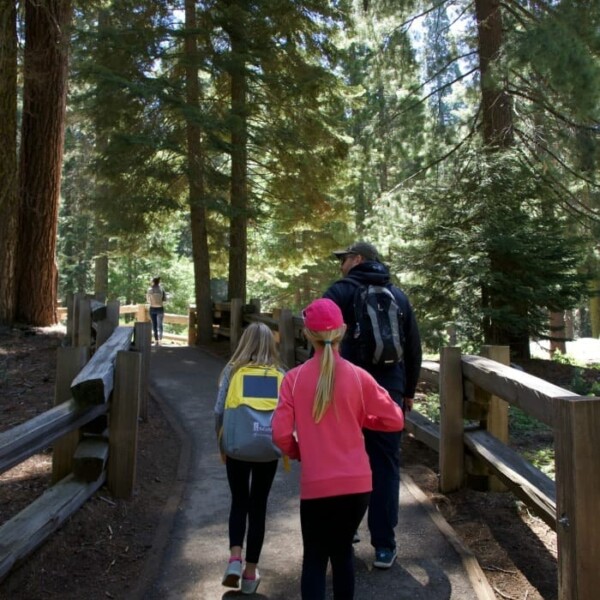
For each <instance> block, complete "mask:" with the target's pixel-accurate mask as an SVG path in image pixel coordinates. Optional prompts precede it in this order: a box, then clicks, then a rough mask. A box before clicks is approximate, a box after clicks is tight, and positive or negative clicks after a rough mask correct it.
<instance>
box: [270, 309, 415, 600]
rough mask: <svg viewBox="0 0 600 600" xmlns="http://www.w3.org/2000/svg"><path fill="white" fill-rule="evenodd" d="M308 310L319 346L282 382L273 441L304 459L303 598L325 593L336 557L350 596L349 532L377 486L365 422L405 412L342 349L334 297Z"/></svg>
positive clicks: (380, 423) (382, 426)
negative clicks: (372, 478) (365, 433)
mask: <svg viewBox="0 0 600 600" xmlns="http://www.w3.org/2000/svg"><path fill="white" fill-rule="evenodd" d="M303 316H304V333H305V335H306V337H307V338H308V340H309V341H310V342H311V344H312V345H313V347H314V349H315V354H314V356H313V357H312V358H310V359H309V360H308V361H306V362H305V363H303V364H302V365H300V366H298V367H296V368H295V369H292V370H291V371H289V372H288V373H287V374H286V376H285V378H284V380H283V383H282V384H281V389H280V393H279V405H278V406H277V409H276V410H275V413H274V415H273V421H272V427H273V441H274V442H275V444H276V445H277V446H278V447H279V448H280V449H281V450H282V452H283V453H284V454H286V455H287V456H289V457H290V458H294V459H297V460H299V461H301V475H300V523H301V528H302V542H303V545H304V554H303V561H302V579H301V591H302V598H303V599H304V600H321V599H324V598H325V575H326V572H327V564H328V562H329V561H331V570H332V576H333V596H334V598H335V599H336V600H338V599H339V600H342V599H343V600H348V599H351V598H353V597H354V561H353V552H352V538H353V536H354V532H355V531H356V529H357V527H358V525H359V524H360V522H361V520H362V518H363V517H364V515H365V512H366V510H367V506H368V504H369V496H370V493H371V489H372V483H371V468H370V466H369V458H368V456H367V453H366V451H365V443H364V439H363V434H362V429H363V427H364V428H367V429H375V430H379V431H400V430H402V429H403V427H404V415H403V414H402V409H401V408H400V407H399V406H398V405H397V404H396V403H395V402H394V401H393V400H392V399H391V398H390V396H389V394H388V393H387V391H386V390H385V389H384V388H382V387H381V386H380V385H378V384H377V382H376V381H375V380H374V379H373V377H371V375H370V374H369V373H367V372H366V371H364V370H363V369H361V368H360V367H357V366H355V365H353V364H352V363H350V362H349V361H347V360H345V359H343V358H342V357H341V356H340V354H339V344H340V342H341V340H342V338H343V337H344V333H345V331H346V326H345V324H344V321H343V318H342V313H341V311H340V309H339V307H338V306H337V304H335V303H334V302H332V301H331V300H328V299H326V298H321V299H319V300H315V301H314V302H312V303H311V304H310V305H309V306H308V307H307V308H306V309H305V310H304V311H303Z"/></svg>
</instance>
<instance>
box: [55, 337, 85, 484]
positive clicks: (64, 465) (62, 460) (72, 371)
mask: <svg viewBox="0 0 600 600" xmlns="http://www.w3.org/2000/svg"><path fill="white" fill-rule="evenodd" d="M56 350H57V354H56V385H55V389H54V406H57V405H58V404H62V403H63V402H66V401H67V400H70V398H71V381H73V379H74V378H75V376H76V375H77V373H79V371H81V369H83V367H84V366H85V363H86V362H87V361H88V360H89V358H90V349H89V348H86V347H84V346H76V347H74V346H65V347H59V348H57V349H56ZM78 443H79V430H78V429H76V430H75V431H71V432H70V433H67V434H66V435H65V436H63V437H62V438H60V439H59V440H57V441H56V442H55V444H54V448H53V450H52V483H56V482H57V481H60V480H61V479H62V478H63V477H66V476H67V475H68V474H69V473H71V471H73V455H74V454H75V449H76V448H77V444H78Z"/></svg>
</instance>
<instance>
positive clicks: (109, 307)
mask: <svg viewBox="0 0 600 600" xmlns="http://www.w3.org/2000/svg"><path fill="white" fill-rule="evenodd" d="M120 306H121V303H120V302H119V301H118V300H111V301H109V302H107V303H106V319H104V320H102V321H99V322H98V323H97V324H96V348H98V347H100V346H102V344H104V342H105V341H106V340H107V339H108V338H109V337H110V336H111V335H112V334H113V331H114V330H115V329H116V328H117V327H118V326H119V308H120Z"/></svg>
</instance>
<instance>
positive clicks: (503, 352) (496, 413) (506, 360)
mask: <svg viewBox="0 0 600 600" xmlns="http://www.w3.org/2000/svg"><path fill="white" fill-rule="evenodd" d="M481 356H484V357H485V358H489V359H491V360H495V361H496V362H499V363H501V364H503V365H510V346H483V347H482V348H481ZM508 406H509V405H508V402H506V400H502V399H501V398H498V396H490V398H489V404H488V412H487V420H486V429H487V431H488V433H491V434H492V435H493V436H494V437H496V438H498V439H499V440H500V441H501V442H502V443H504V444H508ZM488 489H489V490H490V491H491V492H504V491H506V486H505V485H504V484H503V483H502V482H501V481H500V480H499V479H498V478H497V477H489V479H488Z"/></svg>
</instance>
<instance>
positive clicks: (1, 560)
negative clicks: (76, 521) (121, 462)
mask: <svg viewBox="0 0 600 600" xmlns="http://www.w3.org/2000/svg"><path fill="white" fill-rule="evenodd" d="M104 480H105V475H104V473H103V474H102V476H101V477H100V478H99V479H98V480H97V481H93V482H90V483H83V482H80V481H76V480H75V479H74V477H73V475H69V476H68V477H66V478H65V479H63V480H62V481H60V482H59V483H57V484H56V485H53V486H52V487H50V488H48V489H47V490H46V491H45V492H44V493H43V494H42V495H41V496H40V497H39V498H37V499H36V500H34V501H33V502H32V503H31V504H29V505H28V506H27V507H26V508H25V509H24V510H22V511H21V512H20V513H18V514H17V515H15V516H14V517H13V518H12V519H10V520H9V521H7V522H6V523H4V525H2V527H0V540H2V543H1V544H0V581H2V580H3V579H4V578H5V577H6V575H7V574H8V573H9V571H10V570H11V569H12V568H13V567H15V566H16V565H18V564H19V563H21V562H22V561H23V560H25V559H26V558H27V557H28V556H29V555H30V554H31V553H32V552H33V551H34V550H35V549H36V548H37V547H39V546H40V545H41V544H42V543H43V542H44V541H45V540H46V539H47V538H48V537H49V536H50V535H51V534H52V533H54V532H55V531H56V530H57V529H58V528H59V527H60V526H61V525H62V524H63V523H64V522H65V521H66V520H67V519H68V518H69V517H71V515H73V513H74V512H76V511H77V510H78V509H79V508H80V507H81V506H82V505H83V503H84V502H85V501H86V500H88V499H89V498H90V497H91V496H92V495H93V494H94V493H95V492H96V491H97V490H98V489H99V488H100V487H101V486H102V484H103V483H104Z"/></svg>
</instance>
